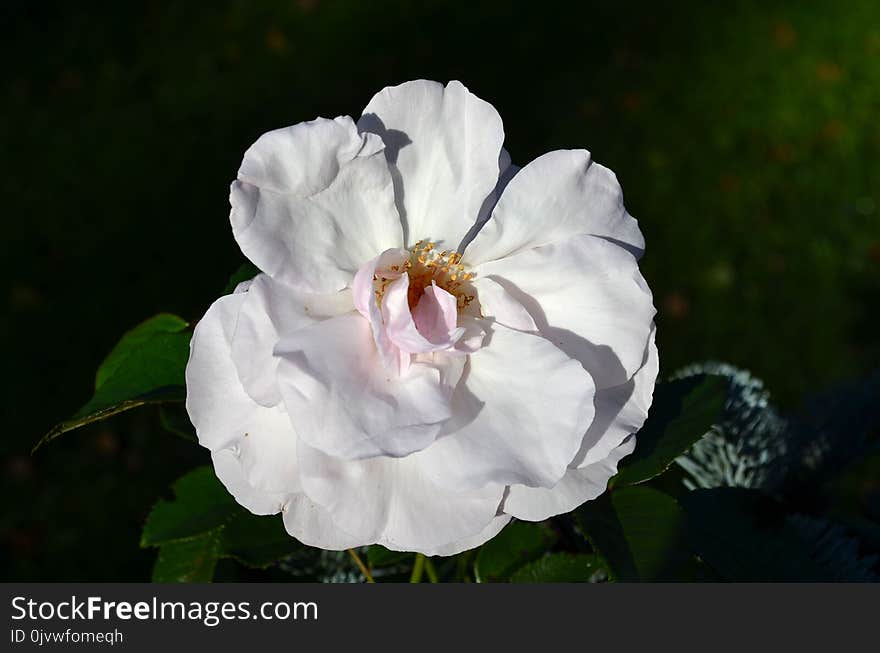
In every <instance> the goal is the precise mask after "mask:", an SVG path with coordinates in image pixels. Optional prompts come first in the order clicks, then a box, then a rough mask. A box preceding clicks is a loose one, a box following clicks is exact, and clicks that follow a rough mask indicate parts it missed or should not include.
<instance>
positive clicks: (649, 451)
mask: <svg viewBox="0 0 880 653" xmlns="http://www.w3.org/2000/svg"><path fill="white" fill-rule="evenodd" d="M727 386H728V382H727V380H726V379H724V378H723V377H718V376H702V375H701V376H693V377H688V378H684V379H676V380H674V381H667V382H664V383H660V384H658V385H657V389H656V391H655V393H654V401H653V402H652V405H651V412H650V414H649V415H648V419H647V421H646V422H645V425H644V426H643V427H642V429H641V430H640V431H639V433H638V436H637V437H638V440H637V444H636V450H635V451H634V452H633V454H632V455H631V456H629V457H627V458H625V459H624V461H623V462H622V463H621V469H620V473H618V474H617V476H616V477H614V479H613V481H612V483H613V485H614V486H621V485H635V484H637V483H643V482H644V481H647V480H650V479H652V478H654V477H655V476H658V475H660V474H662V473H663V472H664V471H666V469H668V468H669V466H670V465H672V463H673V462H674V461H675V459H676V458H678V457H679V456H680V455H681V454H682V453H684V452H685V451H687V450H688V449H690V448H691V446H692V445H693V444H694V442H696V441H697V440H699V439H700V438H701V437H703V435H705V434H706V432H707V431H709V429H710V428H711V427H712V425H713V424H714V423H715V422H716V421H718V419H719V418H720V416H721V412H722V410H723V408H724V401H725V399H726V397H727Z"/></svg>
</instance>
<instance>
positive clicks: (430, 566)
mask: <svg viewBox="0 0 880 653" xmlns="http://www.w3.org/2000/svg"><path fill="white" fill-rule="evenodd" d="M425 573H426V574H428V580H429V581H431V582H432V583H439V582H440V579H439V578H438V577H437V570H436V569H434V563H433V562H431V558H425Z"/></svg>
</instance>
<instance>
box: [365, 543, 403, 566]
mask: <svg viewBox="0 0 880 653" xmlns="http://www.w3.org/2000/svg"><path fill="white" fill-rule="evenodd" d="M412 557H413V554H412V553H407V552H405V551H391V550H390V549H386V548H385V547H384V546H382V545H380V544H373V545H372V546H370V547H369V548H368V549H367V561H368V562H369V565H370V567H393V566H395V565H399V564H401V563H409V564H411V559H412Z"/></svg>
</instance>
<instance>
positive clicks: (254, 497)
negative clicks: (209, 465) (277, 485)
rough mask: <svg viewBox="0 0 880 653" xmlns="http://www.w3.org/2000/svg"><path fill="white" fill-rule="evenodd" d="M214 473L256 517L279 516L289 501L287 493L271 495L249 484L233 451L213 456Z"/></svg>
mask: <svg viewBox="0 0 880 653" xmlns="http://www.w3.org/2000/svg"><path fill="white" fill-rule="evenodd" d="M211 460H212V461H213V463H214V473H215V474H217V478H218V479H220V482H221V483H223V486H224V487H225V488H226V489H227V490H228V491H229V494H231V495H232V496H233V497H234V498H235V500H236V501H238V503H239V504H241V505H242V506H244V507H245V508H247V509H248V510H250V511H251V512H252V513H254V514H255V515H277V514H278V513H279V512H281V509H282V507H283V506H284V503H285V502H286V501H287V494H285V493H270V492H264V491H262V490H258V489H256V488H255V487H254V486H253V485H251V484H250V483H248V481H247V479H246V478H245V475H244V471H243V470H242V469H241V464H240V463H239V461H238V457H237V456H236V455H235V453H234V452H233V451H232V450H231V449H220V450H218V451H215V452H213V453H212V454H211Z"/></svg>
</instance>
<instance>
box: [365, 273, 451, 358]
mask: <svg viewBox="0 0 880 653" xmlns="http://www.w3.org/2000/svg"><path fill="white" fill-rule="evenodd" d="M408 294H409V276H408V275H406V274H404V275H402V276H401V277H400V278H399V279H397V280H396V281H394V282H393V283H391V284H390V285H389V286H388V287H387V288H386V289H385V294H384V296H383V297H382V317H383V318H384V322H385V329H386V330H387V333H388V338H389V339H390V340H391V342H393V343H394V344H395V345H397V346H398V347H399V348H400V349H402V350H403V351H406V352H409V353H412V354H423V353H426V352H430V351H443V350H446V349H449V348H451V347H452V346H453V345H454V344H455V340H457V339H458V338H459V337H461V333H459V332H458V329H454V330H453V331H452V332H450V331H448V330H446V331H445V333H442V334H439V335H440V337H439V338H438V339H437V340H436V341H432V340H429V339H428V338H426V337H425V336H424V335H423V334H422V333H421V332H420V331H419V329H418V328H417V326H416V323H415V320H413V316H412V313H411V312H410V309H409V300H408ZM432 301H433V300H432ZM420 303H421V302H420ZM436 310H437V312H441V313H442V310H441V309H439V308H438V309H436ZM454 310H455V307H453V311H454ZM444 319H445V318H444ZM453 327H454V325H453Z"/></svg>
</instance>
